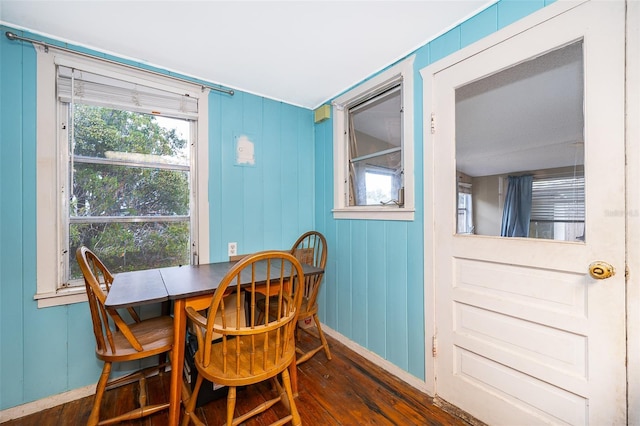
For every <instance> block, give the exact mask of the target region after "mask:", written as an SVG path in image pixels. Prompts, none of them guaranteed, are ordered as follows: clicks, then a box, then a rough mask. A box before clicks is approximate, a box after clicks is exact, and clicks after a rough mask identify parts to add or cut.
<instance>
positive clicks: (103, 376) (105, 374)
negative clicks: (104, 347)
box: [87, 362, 111, 426]
mask: <svg viewBox="0 0 640 426" xmlns="http://www.w3.org/2000/svg"><path fill="white" fill-rule="evenodd" d="M110 374H111V363H110V362H105V363H104V366H103V367H102V373H100V379H98V384H97V385H96V394H95V396H94V397H93V407H92V408H91V414H90V415H89V420H88V421H87V425H90V426H94V425H97V424H98V422H99V421H100V404H102V397H103V396H104V390H105V388H106V387H107V382H108V381H109V375H110Z"/></svg>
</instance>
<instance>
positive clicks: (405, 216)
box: [332, 207, 415, 221]
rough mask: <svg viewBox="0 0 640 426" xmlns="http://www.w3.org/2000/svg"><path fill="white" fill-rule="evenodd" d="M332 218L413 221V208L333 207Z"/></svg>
mask: <svg viewBox="0 0 640 426" xmlns="http://www.w3.org/2000/svg"><path fill="white" fill-rule="evenodd" d="M332 212H333V218H334V219H361V220H405V221H413V220H414V215H415V209H410V208H406V207H404V208H393V207H349V208H341V209H333V210H332Z"/></svg>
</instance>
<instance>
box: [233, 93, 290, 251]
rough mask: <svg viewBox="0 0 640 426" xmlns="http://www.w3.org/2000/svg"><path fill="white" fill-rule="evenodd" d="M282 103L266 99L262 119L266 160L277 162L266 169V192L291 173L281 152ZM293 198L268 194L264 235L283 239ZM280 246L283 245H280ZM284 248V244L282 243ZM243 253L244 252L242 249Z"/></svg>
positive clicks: (273, 239) (264, 188)
mask: <svg viewBox="0 0 640 426" xmlns="http://www.w3.org/2000/svg"><path fill="white" fill-rule="evenodd" d="M282 110H283V107H282V103H280V102H275V101H265V108H264V113H263V114H264V119H263V131H264V134H263V142H264V145H265V146H267V147H269V148H268V149H265V150H264V151H263V154H262V155H263V156H264V162H265V164H274V166H273V167H270V168H268V169H267V170H266V171H265V173H264V179H263V182H262V186H263V189H262V190H263V192H267V191H268V188H278V187H280V186H281V185H282V183H283V181H284V180H286V179H287V178H288V176H289V168H290V167H291V164H289V163H290V162H288V161H286V160H285V158H284V156H282V155H280V152H281V150H282V146H283V145H284V144H283V142H282V138H281V137H280V134H281V133H282V126H283V125H284V124H285V123H284V121H285V120H286V118H285V116H284V115H283V112H282ZM290 200H291V197H289V196H286V195H285V196H283V197H279V198H278V197H265V199H264V210H265V212H267V213H268V214H265V215H264V216H263V217H262V219H261V220H260V225H261V226H262V227H263V229H264V239H265V240H266V241H274V242H275V241H280V240H281V239H282V231H283V228H284V226H285V224H286V219H285V218H284V217H283V213H284V212H285V211H286V210H287V207H288V204H289V202H290ZM278 247H280V246H279V245H278ZM283 248H284V246H283ZM242 253H245V251H243V252H242Z"/></svg>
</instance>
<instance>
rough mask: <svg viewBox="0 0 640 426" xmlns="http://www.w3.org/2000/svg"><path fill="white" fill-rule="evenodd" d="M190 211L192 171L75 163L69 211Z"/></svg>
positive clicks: (131, 213) (143, 213) (167, 213)
mask: <svg viewBox="0 0 640 426" xmlns="http://www.w3.org/2000/svg"><path fill="white" fill-rule="evenodd" d="M188 214H189V172H184V171H174V170H161V169H151V168H144V167H125V166H111V165H105V164H85V163H75V165H74V173H73V194H72V195H71V199H70V200H69V215H70V216H71V217H75V216H158V215H161V216H170V215H188Z"/></svg>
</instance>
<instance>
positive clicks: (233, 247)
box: [228, 243, 238, 256]
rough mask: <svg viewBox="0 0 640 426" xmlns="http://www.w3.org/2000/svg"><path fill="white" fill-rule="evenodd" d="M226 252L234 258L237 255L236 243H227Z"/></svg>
mask: <svg viewBox="0 0 640 426" xmlns="http://www.w3.org/2000/svg"><path fill="white" fill-rule="evenodd" d="M228 251H229V256H235V255H236V254H238V243H229V247H228Z"/></svg>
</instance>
